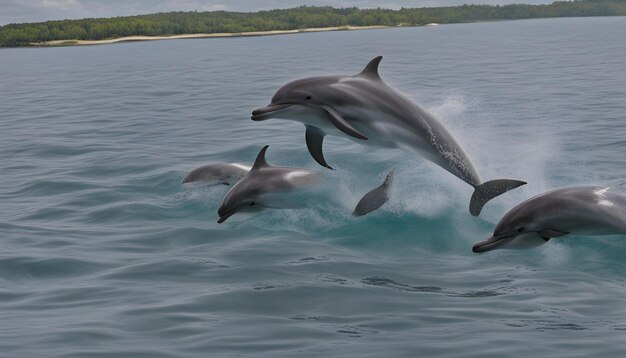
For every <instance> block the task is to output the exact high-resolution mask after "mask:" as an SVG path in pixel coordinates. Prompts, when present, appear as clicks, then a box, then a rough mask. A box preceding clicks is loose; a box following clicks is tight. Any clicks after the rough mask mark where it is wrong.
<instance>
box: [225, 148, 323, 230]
mask: <svg viewBox="0 0 626 358" xmlns="http://www.w3.org/2000/svg"><path fill="white" fill-rule="evenodd" d="M268 147H269V146H267V145H266V146H265V147H263V149H261V151H260V152H259V154H258V155H257V158H256V161H255V162H254V165H253V166H252V169H250V172H249V173H248V174H247V175H246V176H244V177H243V178H242V179H241V180H240V181H239V182H237V184H235V185H234V186H233V187H232V188H231V189H230V190H229V191H228V193H226V196H224V199H223V200H222V203H221V205H220V207H219V209H218V210H217V214H218V216H219V218H218V219H217V222H218V223H223V222H224V221H225V220H226V219H228V218H229V217H230V216H231V215H233V214H234V213H236V212H238V211H252V210H259V209H260V208H263V207H274V208H284V207H290V206H289V199H290V198H289V196H290V195H293V192H294V191H297V190H299V189H304V188H307V187H312V186H314V185H315V184H317V183H319V182H320V179H321V177H322V174H321V173H320V172H318V171H314V170H308V169H302V168H291V167H274V166H271V165H269V164H267V161H266V160H265V152H266V151H267V148H268ZM285 196H286V197H285Z"/></svg>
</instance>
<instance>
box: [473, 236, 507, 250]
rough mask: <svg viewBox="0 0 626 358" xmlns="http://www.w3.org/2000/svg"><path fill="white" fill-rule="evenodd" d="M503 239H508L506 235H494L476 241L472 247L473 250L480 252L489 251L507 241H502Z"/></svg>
mask: <svg viewBox="0 0 626 358" xmlns="http://www.w3.org/2000/svg"><path fill="white" fill-rule="evenodd" d="M503 239H506V237H502V236H500V237H498V236H492V237H490V238H488V239H487V240H484V241H481V242H478V243H476V244H475V245H474V246H473V247H472V251H473V252H475V253H477V254H478V253H481V252H487V251H491V250H494V249H497V248H498V246H500V245H501V244H503V243H505V242H506V241H501V240H503Z"/></svg>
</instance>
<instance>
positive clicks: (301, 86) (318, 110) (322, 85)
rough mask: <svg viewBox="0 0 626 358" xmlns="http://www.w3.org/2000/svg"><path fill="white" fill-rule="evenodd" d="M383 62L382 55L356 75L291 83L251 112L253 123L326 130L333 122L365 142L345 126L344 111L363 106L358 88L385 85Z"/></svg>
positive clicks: (307, 79) (361, 95) (347, 125)
mask: <svg viewBox="0 0 626 358" xmlns="http://www.w3.org/2000/svg"><path fill="white" fill-rule="evenodd" d="M381 60H382V56H378V57H375V58H374V59H372V60H371V61H370V62H369V63H368V64H367V65H366V66H365V68H364V69H363V71H361V72H360V73H359V74H357V75H354V76H340V75H335V76H314V77H307V78H302V79H298V80H295V81H291V82H289V83H287V84H286V85H284V86H282V87H281V88H279V89H278V91H276V93H275V94H274V96H273V97H272V101H271V102H270V104H268V105H267V106H265V107H261V108H257V109H255V110H254V111H252V120H253V121H263V120H266V119H270V118H281V119H291V120H296V121H298V122H302V123H304V124H305V125H311V126H319V127H323V126H324V124H325V123H326V122H328V120H329V119H330V122H332V124H333V125H334V126H337V127H338V128H339V129H340V130H342V131H344V132H346V133H347V134H349V135H352V136H355V137H359V138H360V139H366V138H365V136H363V135H362V134H361V133H358V131H356V130H354V128H351V127H350V126H349V124H347V123H345V120H344V119H343V118H341V117H342V115H344V114H345V113H342V112H343V111H342V110H341V108H342V107H354V106H357V107H358V106H359V105H362V104H363V103H364V102H363V101H364V93H363V92H361V91H360V90H358V89H357V88H358V87H359V86H367V84H368V83H370V84H371V83H375V84H376V85H380V84H381V83H382V80H381V78H380V76H379V75H378V65H379V64H380V61H381ZM361 137H362V138H361Z"/></svg>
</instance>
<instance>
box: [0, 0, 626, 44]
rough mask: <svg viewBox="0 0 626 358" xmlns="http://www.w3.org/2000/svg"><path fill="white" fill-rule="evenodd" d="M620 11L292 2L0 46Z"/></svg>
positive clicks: (578, 6)
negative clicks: (276, 7) (291, 4)
mask: <svg viewBox="0 0 626 358" xmlns="http://www.w3.org/2000/svg"><path fill="white" fill-rule="evenodd" d="M578 16H626V0H576V1H557V2H554V3H552V4H549V5H504V6H490V5H463V6H454V7H439V8H414V9H405V8H403V9H400V10H387V9H358V8H343V9H336V8H332V7H310V6H304V7H297V8H293V9H283V10H270V11H258V12H253V13H246V12H227V11H211V12H169V13H159V14H150V15H139V16H124V17H115V18H107V19H82V20H60V21H47V22H41V23H31V24H10V25H5V26H0V47H11V46H33V45H36V43H38V42H43V41H51V40H103V39H110V38H118V37H124V36H133V35H144V36H168V35H179V34H194V33H222V32H231V33H240V32H250V31H269V30H296V29H304V28H311V27H333V26H350V25H351V26H371V25H383V26H420V25H425V24H429V23H441V24H448V23H461V22H475V21H493V20H513V19H530V18H544V17H578Z"/></svg>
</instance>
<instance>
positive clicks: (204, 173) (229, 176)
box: [183, 163, 251, 185]
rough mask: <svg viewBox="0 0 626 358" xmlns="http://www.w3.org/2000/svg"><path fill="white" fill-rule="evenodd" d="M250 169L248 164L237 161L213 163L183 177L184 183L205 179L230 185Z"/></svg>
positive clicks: (204, 180) (205, 180) (208, 181)
mask: <svg viewBox="0 0 626 358" xmlns="http://www.w3.org/2000/svg"><path fill="white" fill-rule="evenodd" d="M250 169H251V167H250V166H248V165H243V164H237V163H211V164H207V165H203V166H201V167H200V168H196V169H194V170H192V171H190V172H189V174H187V175H186V176H185V178H184V179H183V184H185V183H191V182H197V181H203V182H207V183H209V184H225V185H230V184H232V183H233V182H234V181H235V180H237V179H240V178H243V177H244V176H245V175H246V174H248V172H249V171H250Z"/></svg>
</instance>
